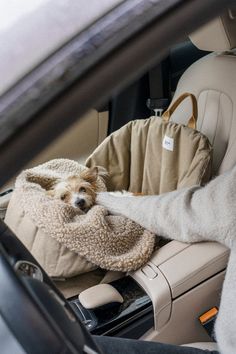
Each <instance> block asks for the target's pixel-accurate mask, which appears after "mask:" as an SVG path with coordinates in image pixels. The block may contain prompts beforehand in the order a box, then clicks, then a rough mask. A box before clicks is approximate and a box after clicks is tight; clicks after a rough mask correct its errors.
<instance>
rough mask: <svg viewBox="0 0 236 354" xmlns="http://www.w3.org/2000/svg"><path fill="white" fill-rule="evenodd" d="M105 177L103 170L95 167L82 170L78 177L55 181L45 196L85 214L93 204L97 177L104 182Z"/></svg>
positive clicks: (104, 170) (96, 188)
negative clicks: (60, 201)
mask: <svg viewBox="0 0 236 354" xmlns="http://www.w3.org/2000/svg"><path fill="white" fill-rule="evenodd" d="M107 176H108V173H107V170H106V169H105V168H103V167H101V166H95V167H92V168H89V169H86V170H83V171H82V172H81V173H80V174H79V175H73V176H69V177H67V178H66V179H64V180H59V181H57V182H56V183H55V184H54V185H53V186H52V188H51V189H50V190H48V191H47V194H48V195H49V196H51V197H53V198H56V199H60V200H62V201H63V202H64V203H67V204H69V205H71V206H72V207H73V208H77V209H79V210H80V211H81V213H86V212H87V211H88V210H89V209H90V208H91V207H92V206H93V205H94V204H95V200H96V195H97V192H98V184H97V179H98V177H100V178H102V180H104V179H105V178H106V177H107Z"/></svg>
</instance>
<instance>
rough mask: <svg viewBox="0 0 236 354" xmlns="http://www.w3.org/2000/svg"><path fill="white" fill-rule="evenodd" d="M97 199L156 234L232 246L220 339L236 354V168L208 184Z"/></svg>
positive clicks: (224, 347) (218, 328)
mask: <svg viewBox="0 0 236 354" xmlns="http://www.w3.org/2000/svg"><path fill="white" fill-rule="evenodd" d="M97 202H98V203H100V204H102V205H103V206H105V207H106V208H107V209H109V210H110V211H111V212H113V213H116V214H121V215H124V216H126V217H128V218H130V219H132V220H134V221H136V222H138V223H140V225H142V226H143V227H145V228H146V229H148V230H149V231H151V232H155V233H157V234H158V235H162V236H164V237H167V238H170V239H175V240H177V241H182V242H199V241H206V240H208V241H218V242H221V243H222V244H224V245H226V246H228V247H229V248H230V249H231V255H230V259H229V264H228V268H227V273H226V278H225V282H224V285H223V292H222V298H221V304H220V311H219V315H218V318H217V321H216V338H217V342H218V345H219V348H220V353H222V354H233V353H236V335H235V331H236V166H235V167H234V168H233V169H232V170H231V171H229V172H227V173H225V174H223V175H221V176H219V177H216V178H215V179H214V180H212V181H211V182H210V183H208V184H207V185H206V186H205V187H192V188H185V189H182V190H178V191H174V192H170V193H166V194H163V195H160V196H149V197H140V198H133V197H128V198H124V197H123V198H120V197H114V196H111V195H109V194H108V193H101V194H100V195H99V196H98V198H97Z"/></svg>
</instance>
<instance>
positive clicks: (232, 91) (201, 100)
mask: <svg viewBox="0 0 236 354" xmlns="http://www.w3.org/2000/svg"><path fill="white" fill-rule="evenodd" d="M190 39H191V41H192V42H193V44H195V45H196V46H197V47H198V48H199V49H202V50H207V51H211V52H212V53H211V54H209V55H206V56H205V57H203V58H201V59H200V60H198V61H196V62H195V63H194V64H193V65H191V66H190V67H189V68H188V69H187V70H186V72H185V73H184V74H183V76H182V78H181V79H180V81H179V83H178V87H177V90H176V92H175V95H174V97H173V100H175V99H176V98H177V97H178V96H180V95H181V94H182V93H183V92H191V93H193V94H194V95H195V96H196V97H197V101H198V111H199V115H198V122H197V128H198V130H200V131H201V132H202V133H204V134H205V135H206V136H207V137H208V138H209V140H210V142H211V143H212V145H213V148H214V150H213V151H214V153H213V174H214V175H218V174H221V173H223V172H225V171H227V170H229V169H230V168H232V167H233V166H234V165H235V163H236V51H234V50H233V49H234V48H235V47H236V9H234V10H233V9H229V10H228V11H227V12H226V13H224V14H223V15H222V16H221V17H218V18H216V19H214V20H213V21H211V22H210V23H208V24H207V25H205V26H204V27H202V28H200V29H199V30H198V31H196V32H194V33H193V34H191V35H190ZM189 111H190V100H189V102H188V101H186V102H183V104H182V105H181V106H180V107H179V108H178V110H177V112H175V113H174V114H173V120H174V121H176V122H178V123H182V124H184V123H185V122H186V121H187V120H188V118H189V117H188V115H187V112H189ZM180 112H181V114H179V113H180ZM180 117H181V120H180ZM184 345H185V346H189V347H195V348H201V349H208V350H217V344H216V343H214V342H209V343H207V342H205V343H189V344H184Z"/></svg>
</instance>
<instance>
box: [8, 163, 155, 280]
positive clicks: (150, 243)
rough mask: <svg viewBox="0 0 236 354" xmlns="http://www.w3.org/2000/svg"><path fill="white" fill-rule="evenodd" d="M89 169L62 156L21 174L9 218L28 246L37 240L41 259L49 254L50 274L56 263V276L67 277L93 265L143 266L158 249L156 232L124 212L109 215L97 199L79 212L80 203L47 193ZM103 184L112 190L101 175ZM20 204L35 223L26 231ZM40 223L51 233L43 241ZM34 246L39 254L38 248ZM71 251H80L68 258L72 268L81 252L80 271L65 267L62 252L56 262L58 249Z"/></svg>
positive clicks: (44, 262) (101, 187) (45, 262)
mask: <svg viewBox="0 0 236 354" xmlns="http://www.w3.org/2000/svg"><path fill="white" fill-rule="evenodd" d="M83 169H86V167H84V166H82V165H79V164H78V163H77V162H75V161H71V160H67V159H56V160H52V161H49V162H47V163H45V164H42V165H40V166H37V167H35V168H32V169H29V170H25V171H23V172H22V173H21V174H20V175H19V177H18V178H17V180H16V184H15V190H14V192H13V196H12V199H11V201H10V203H9V206H8V210H7V214H6V223H7V224H8V225H9V226H10V227H11V228H12V229H13V231H15V232H16V235H17V236H18V237H19V238H20V239H21V240H22V242H23V243H24V244H25V245H26V246H27V245H28V246H29V245H31V247H29V248H30V251H32V253H33V255H34V256H35V258H37V259H38V257H37V255H38V254H39V253H40V254H42V255H43V257H41V259H40V261H39V262H40V263H41V265H42V266H43V267H44V269H45V270H46V271H48V270H50V271H49V274H50V275H52V271H53V270H52V267H51V263H53V266H54V270H55V271H54V274H53V276H61V275H62V274H63V276H64V277H69V276H75V275H76V274H80V273H83V272H85V271H90V270H91V269H94V267H95V266H99V267H101V268H104V269H109V270H116V271H124V272H125V271H130V270H134V269H137V268H139V267H140V266H141V265H143V264H144V263H146V262H147V260H148V259H149V258H150V256H151V254H152V252H153V248H154V243H155V235H154V234H153V233H151V232H149V231H147V230H145V229H144V228H143V227H141V226H140V225H139V224H137V223H135V222H133V221H131V220H130V219H127V218H125V217H123V216H113V215H109V214H108V212H107V210H106V208H104V207H102V206H99V205H95V206H93V207H92V208H91V209H90V210H89V211H88V212H87V213H86V214H83V215H81V214H78V209H76V208H73V207H72V206H70V205H68V204H66V203H64V202H62V201H61V200H57V199H54V198H52V197H50V196H48V195H47V194H46V190H47V189H50V187H51V185H52V184H53V183H54V182H55V180H60V179H62V178H65V177H68V176H69V175H77V174H79V173H80V172H81V171H82V170H83ZM98 184H99V191H104V190H106V187H105V185H104V183H103V181H102V180H101V179H99V183H98ZM19 210H20V212H21V214H22V215H23V216H22V215H21V218H22V217H23V219H25V217H26V216H27V217H28V218H30V220H31V222H33V224H34V225H35V227H34V228H33V229H32V228H31V229H28V232H27V230H25V229H24V232H19V230H20V228H19V227H18V226H19V220H20V219H18V218H17V217H16V215H18V214H17V213H18V211H19ZM24 221H25V220H24ZM21 223H22V220H21ZM24 225H25V224H24ZM27 225H28V224H27ZM38 229H40V230H41V231H42V232H43V233H44V235H45V237H44V242H41V239H42V237H38V238H40V240H37V238H36V235H37V230H38ZM30 233H31V235H30ZM29 237H31V242H30V244H29V242H28V239H29ZM32 238H33V240H32ZM51 239H53V240H54V242H55V241H56V245H57V246H55V247H58V245H61V247H63V252H59V253H58V250H57V252H55V251H56V249H55V248H54V247H53V244H52V242H51ZM37 242H38V244H37V247H36V246H35V243H37ZM34 250H35V251H36V252H37V254H34ZM67 252H72V253H73V254H74V257H67V258H66V259H67V261H68V262H67V264H66V269H68V272H69V270H70V268H71V269H74V268H75V267H74V264H73V262H74V260H75V257H76V256H77V258H78V259H77V260H76V262H77V263H76V264H77V269H74V274H71V273H67V274H65V272H64V273H63V271H64V269H61V268H62V267H63V263H60V262H61V260H60V258H61V257H58V260H57V264H55V254H56V255H60V254H62V255H63V257H64V258H65V253H67ZM63 257H62V258H63ZM79 257H81V258H79ZM83 259H85V260H86V261H88V263H89V264H90V267H89V265H88V264H87V263H86V266H84V262H83ZM38 260H39V259H38ZM68 263H69V266H68Z"/></svg>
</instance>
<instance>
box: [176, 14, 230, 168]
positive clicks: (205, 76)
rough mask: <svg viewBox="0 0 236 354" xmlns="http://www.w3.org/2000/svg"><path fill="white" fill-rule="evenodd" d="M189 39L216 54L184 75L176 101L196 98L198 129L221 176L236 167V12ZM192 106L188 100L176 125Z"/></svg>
mask: <svg viewBox="0 0 236 354" xmlns="http://www.w3.org/2000/svg"><path fill="white" fill-rule="evenodd" d="M234 15H235V16H234ZM190 39H191V41H192V42H193V44H195V45H196V46H197V47H198V48H199V49H202V50H207V51H213V53H211V54H209V55H206V56H205V57H203V58H201V59H200V60H198V61H196V62H195V63H194V64H192V65H191V66H190V67H189V68H188V69H187V70H186V71H185V73H184V74H183V76H182V77H181V79H180V81H179V83H178V86H177V89H176V92H175V95H174V97H173V100H175V99H176V98H177V97H179V96H180V95H181V94H182V93H183V92H186V91H188V92H191V93H193V94H194V95H195V96H196V97H197V101H198V122H197V128H198V130H200V131H201V132H202V133H203V134H205V135H206V136H207V137H208V138H209V140H210V142H211V143H212V144H213V148H214V154H213V173H214V174H215V175H216V174H221V173H223V172H225V171H226V170H228V169H230V168H232V167H233V166H234V165H235V163H236V109H235V106H236V51H233V48H235V47H236V10H235V12H233V10H229V11H228V12H227V13H225V14H224V15H222V16H221V17H219V18H217V19H215V20H213V21H212V22H211V23H209V24H207V25H206V26H204V27H202V28H201V29H199V30H198V31H197V32H195V33H193V34H192V35H191V36H190ZM190 104H191V103H190V100H185V102H183V104H181V106H180V107H179V108H178V110H177V111H176V112H175V113H174V114H173V116H172V119H173V121H176V122H178V123H182V124H184V123H186V121H187V120H188V118H189V117H188V114H187V112H190V108H191V106H190ZM179 112H181V114H179Z"/></svg>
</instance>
